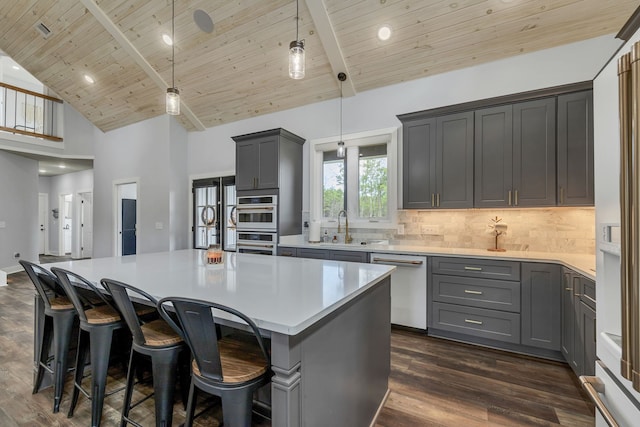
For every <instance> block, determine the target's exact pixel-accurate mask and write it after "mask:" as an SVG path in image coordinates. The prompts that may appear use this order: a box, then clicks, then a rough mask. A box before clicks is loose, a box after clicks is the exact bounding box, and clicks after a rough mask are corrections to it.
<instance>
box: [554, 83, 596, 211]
mask: <svg viewBox="0 0 640 427" xmlns="http://www.w3.org/2000/svg"><path fill="white" fill-rule="evenodd" d="M593 191H594V190H593V91H591V90H588V91H584V92H576V93H570V94H566V95H560V96H558V205H560V206H581V205H587V206H592V205H593V203H594V201H593Z"/></svg>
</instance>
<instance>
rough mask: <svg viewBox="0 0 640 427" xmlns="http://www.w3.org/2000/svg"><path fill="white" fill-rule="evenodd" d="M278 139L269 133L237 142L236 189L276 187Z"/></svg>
mask: <svg viewBox="0 0 640 427" xmlns="http://www.w3.org/2000/svg"><path fill="white" fill-rule="evenodd" d="M278 139H279V138H278V136H276V135H269V136H263V137H256V138H255V139H252V140H245V141H239V142H237V144H236V189H237V190H239V191H241V190H259V189H268V188H278Z"/></svg>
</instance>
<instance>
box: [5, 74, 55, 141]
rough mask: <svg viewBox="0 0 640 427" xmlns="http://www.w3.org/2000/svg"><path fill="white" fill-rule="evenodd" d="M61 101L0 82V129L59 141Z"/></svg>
mask: <svg viewBox="0 0 640 427" xmlns="http://www.w3.org/2000/svg"><path fill="white" fill-rule="evenodd" d="M61 105H62V100H61V99H58V98H54V97H52V96H47V95H43V94H41V93H37V92H32V91H30V90H27V89H22V88H20V87H17V86H12V85H9V84H6V83H1V82H0V131H4V132H11V133H15V134H20V135H28V136H33V137H36V138H44V139H48V140H50V141H58V142H61V141H62V137H61V136H60V135H59V133H60V131H59V129H58V128H59V126H58V115H59V114H60V107H61Z"/></svg>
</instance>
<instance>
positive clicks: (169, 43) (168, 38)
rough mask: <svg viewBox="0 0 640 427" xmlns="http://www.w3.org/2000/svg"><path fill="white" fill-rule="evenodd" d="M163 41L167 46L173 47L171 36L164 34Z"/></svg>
mask: <svg viewBox="0 0 640 427" xmlns="http://www.w3.org/2000/svg"><path fill="white" fill-rule="evenodd" d="M162 41H163V42H164V43H165V44H166V45H167V46H173V40H172V39H171V36H170V35H169V34H163V35H162Z"/></svg>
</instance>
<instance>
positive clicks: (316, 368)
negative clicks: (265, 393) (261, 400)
mask: <svg viewBox="0 0 640 427" xmlns="http://www.w3.org/2000/svg"><path fill="white" fill-rule="evenodd" d="M52 266H57V267H60V268H64V269H68V270H70V271H73V272H75V273H77V274H80V275H81V276H83V277H85V278H87V279H88V280H90V281H92V282H94V283H98V282H99V281H100V279H102V278H111V279H115V280H119V281H122V282H125V283H128V284H130V285H132V286H135V287H138V288H140V289H142V290H144V291H146V292H148V293H150V294H151V295H153V296H155V297H157V298H162V297H165V296H169V295H178V296H182V297H188V298H197V299H202V300H207V301H215V302H217V303H220V304H224V305H227V306H230V307H233V308H235V309H237V310H239V311H241V312H243V313H245V314H246V315H248V316H249V317H250V318H251V319H253V320H254V321H255V323H256V324H257V325H258V327H259V328H260V329H261V331H262V333H263V334H264V335H265V336H266V337H268V338H270V340H271V362H272V370H273V372H274V376H273V378H272V381H271V404H272V425H273V426H278V427H280V426H287V427H289V426H292V427H293V426H300V425H305V426H326V425H331V426H366V425H371V424H372V423H373V422H374V420H375V417H376V415H377V412H378V411H379V409H380V408H381V407H382V405H383V404H384V400H385V399H386V396H387V393H388V379H389V372H390V333H391V326H390V274H391V272H392V271H393V270H394V267H389V266H383V265H372V264H360V263H349V262H339V261H325V260H312V259H295V258H285V257H275V256H264V255H251V254H236V253H225V258H224V263H223V264H222V265H207V264H206V263H205V262H204V251H200V250H181V251H172V252H162V253H152V254H141V255H131V256H124V257H112V258H96V259H87V260H80V261H69V262H62V263H56V264H50V265H47V267H52ZM36 324H37V321H36Z"/></svg>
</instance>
